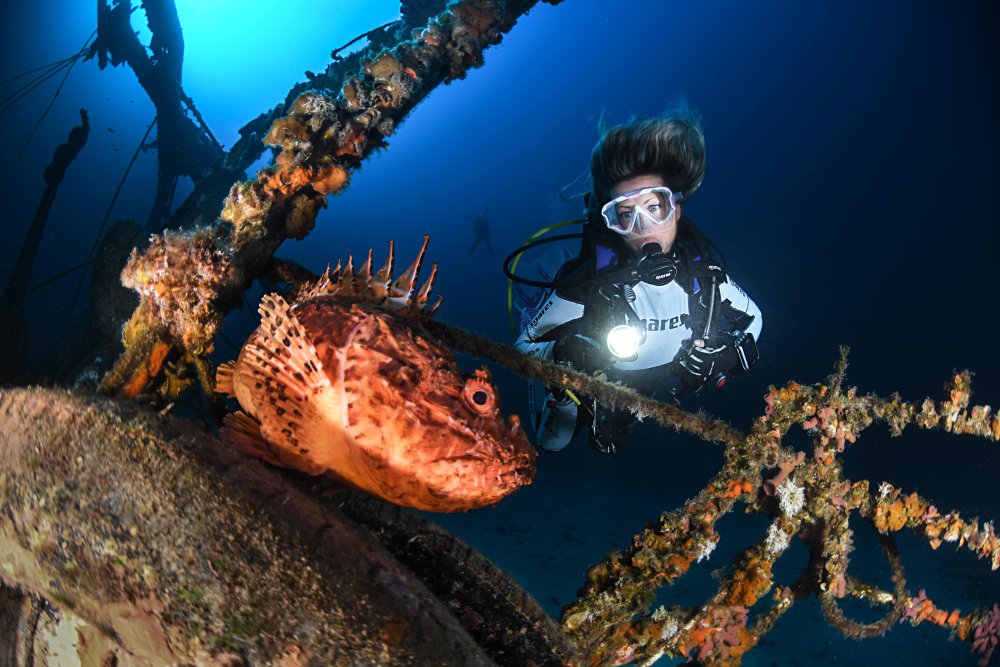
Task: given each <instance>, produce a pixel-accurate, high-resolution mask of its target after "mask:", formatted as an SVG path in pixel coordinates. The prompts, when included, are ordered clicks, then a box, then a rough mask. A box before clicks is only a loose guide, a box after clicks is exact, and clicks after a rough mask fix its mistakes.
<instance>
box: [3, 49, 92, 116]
mask: <svg viewBox="0 0 1000 667" xmlns="http://www.w3.org/2000/svg"><path fill="white" fill-rule="evenodd" d="M96 34H97V31H96V30H95V31H94V32H92V33H90V36H89V37H87V41H86V42H85V43H84V46H83V48H82V49H80V51H79V52H78V53H77V54H76V55H75V56H70V57H69V58H66V59H64V60H61V61H58V62H56V63H54V64H52V65H48V66H43V67H42V68H40V69H45V70H46V71H45V72H44V73H43V74H40V75H38V76H36V77H35V78H34V79H32V80H31V81H29V82H28V83H26V84H24V85H23V86H21V87H20V88H18V89H17V90H15V91H14V92H13V93H11V94H10V95H8V96H7V97H5V98H3V100H0V113H3V112H5V111H8V110H9V109H10V108H11V107H12V106H14V105H15V104H17V103H18V102H20V101H21V100H22V99H24V98H25V97H26V96H27V95H28V93H30V92H31V91H33V90H34V89H35V88H38V87H39V86H40V85H42V84H43V83H45V82H46V81H48V80H49V79H51V78H52V77H53V76H55V75H56V73H57V72H58V71H59V70H61V69H64V68H67V67H68V68H72V67H73V65H74V64H76V61H77V60H79V59H80V57H81V56H83V55H85V54H86V52H87V49H88V48H89V45H90V42H91V40H92V39H93V38H94V35H96ZM36 69H39V68H36ZM20 76H21V75H17V76H15V77H13V78H12V79H8V81H11V80H13V79H16V78H18V77H20ZM5 83H6V82H5Z"/></svg>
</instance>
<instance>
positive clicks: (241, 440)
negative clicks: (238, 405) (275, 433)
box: [219, 410, 285, 466]
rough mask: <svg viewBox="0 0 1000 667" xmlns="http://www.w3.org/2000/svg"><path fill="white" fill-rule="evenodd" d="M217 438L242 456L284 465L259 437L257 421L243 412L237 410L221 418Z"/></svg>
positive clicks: (262, 437)
mask: <svg viewBox="0 0 1000 667" xmlns="http://www.w3.org/2000/svg"><path fill="white" fill-rule="evenodd" d="M219 437H220V438H222V440H223V442H226V443H228V444H230V445H232V446H233V447H236V448H237V449H239V450H240V451H241V452H243V453H244V454H247V455H249V456H253V457H256V458H258V459H264V460H265V461H267V462H268V463H271V464H273V465H279V466H284V465H285V464H284V463H282V462H281V461H280V460H279V459H277V458H275V456H274V454H273V453H272V452H271V445H270V444H268V442H267V440H265V439H264V436H263V435H261V432H260V424H259V423H258V422H257V420H256V419H254V418H253V417H251V416H250V415H248V414H247V413H245V412H242V411H239V410H237V411H236V412H233V413H231V414H227V415H226V416H225V417H223V419H222V428H220V429H219Z"/></svg>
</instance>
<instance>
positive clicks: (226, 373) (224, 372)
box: [215, 361, 236, 398]
mask: <svg viewBox="0 0 1000 667" xmlns="http://www.w3.org/2000/svg"><path fill="white" fill-rule="evenodd" d="M235 371H236V361H227V362H225V363H224V364H220V365H219V367H218V368H217V369H216V370H215V393H217V394H225V395H226V396H228V397H230V398H232V397H234V396H236V389H235V388H234V387H233V373H234V372H235Z"/></svg>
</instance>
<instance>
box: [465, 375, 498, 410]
mask: <svg viewBox="0 0 1000 667" xmlns="http://www.w3.org/2000/svg"><path fill="white" fill-rule="evenodd" d="M462 399H463V400H464V401H465V404H466V405H467V406H469V408H470V409H471V410H472V411H473V412H475V413H476V414H478V415H482V416H484V417H486V416H489V415H492V414H495V413H496V410H497V399H496V394H494V392H493V387H492V386H491V385H490V383H489V382H488V381H487V380H485V379H484V378H482V377H479V376H478V375H477V376H475V377H471V378H469V379H468V380H466V381H465V389H463V390H462Z"/></svg>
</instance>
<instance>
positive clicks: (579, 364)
mask: <svg viewBox="0 0 1000 667" xmlns="http://www.w3.org/2000/svg"><path fill="white" fill-rule="evenodd" d="M552 361H555V362H556V363H568V364H569V365H570V366H572V367H573V368H574V369H575V370H578V371H583V372H584V373H593V372H595V371H599V370H602V369H605V368H610V367H611V364H613V363H614V361H613V360H612V359H611V355H610V354H609V353H608V351H607V348H606V347H605V346H604V345H603V344H602V343H601V342H600V341H597V340H594V339H593V338H591V337H589V336H585V335H584V334H581V333H576V334H572V335H570V336H564V337H562V338H560V339H559V340H557V341H556V344H555V345H553V346H552Z"/></svg>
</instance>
